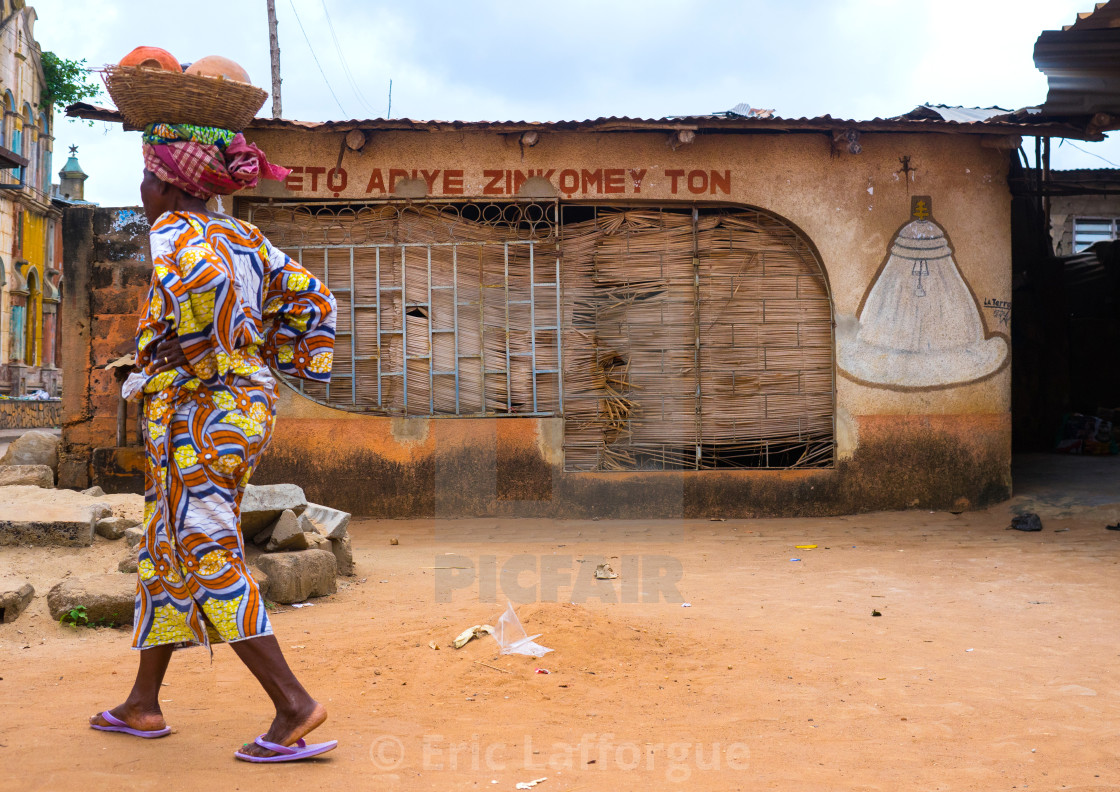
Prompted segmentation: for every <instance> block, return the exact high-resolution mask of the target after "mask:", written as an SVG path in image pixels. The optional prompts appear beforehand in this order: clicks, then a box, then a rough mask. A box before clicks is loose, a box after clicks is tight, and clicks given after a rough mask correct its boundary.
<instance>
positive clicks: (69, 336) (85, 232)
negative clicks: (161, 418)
mask: <svg viewBox="0 0 1120 792" xmlns="http://www.w3.org/2000/svg"><path fill="white" fill-rule="evenodd" d="M62 236H63V242H62V244H63V251H64V254H63V256H64V268H63V272H64V275H63V280H64V284H65V294H66V299H65V300H64V301H63V303H62V328H63V331H62V369H63V377H64V381H65V382H66V389H65V391H64V392H63V397H62V447H61V450H60V454H59V471H58V482H59V486H60V487H74V488H85V487H90V486H94V485H97V486H100V487H102V488H103V489H104V490H105V491H106V492H140V491H142V488H143V477H144V467H143V454H142V452H141V449H140V448H139V447H138V441H137V432H136V427H137V408H136V405H135V404H130V405H128V414H127V421H126V423H125V427H126V429H127V433H126V441H125V443H124V444H123V445H121V446H119V447H118V443H117V424H118V408H119V404H120V381H119V379H118V378H117V376H116V374H115V373H114V372H113V371H112V370H107V369H106V368H105V366H106V365H107V364H109V363H111V362H112V361H114V360H116V359H117V358H120V357H122V356H123V355H127V354H128V353H129V352H131V351H132V350H133V344H134V341H133V336H134V334H135V332H136V323H137V320H138V319H139V313H140V306H141V305H142V304H143V301H144V299H145V297H146V295H147V292H148V283H149V281H150V278H151V263H150V259H151V253H150V251H149V248H148V222H147V220H146V219H145V218H144V214H143V212H142V211H141V210H140V209H139V208H91V207H74V208H69V209H67V210H66V212H65V214H64V215H63V219H62Z"/></svg>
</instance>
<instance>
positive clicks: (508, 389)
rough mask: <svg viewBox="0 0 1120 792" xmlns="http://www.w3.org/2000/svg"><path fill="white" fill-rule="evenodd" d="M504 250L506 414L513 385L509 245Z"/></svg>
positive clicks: (509, 407) (510, 408)
mask: <svg viewBox="0 0 1120 792" xmlns="http://www.w3.org/2000/svg"><path fill="white" fill-rule="evenodd" d="M502 250H503V258H504V261H505V270H504V274H503V276H502V277H503V283H502V286H503V287H504V288H505V302H506V327H505V330H506V412H513V385H512V382H511V378H510V366H509V245H508V244H507V245H506V246H505V247H504V248H502Z"/></svg>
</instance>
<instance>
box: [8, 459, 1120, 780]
mask: <svg viewBox="0 0 1120 792" xmlns="http://www.w3.org/2000/svg"><path fill="white" fill-rule="evenodd" d="M1118 463H1120V460H1083V459H1072V460H1071V459H1059V458H1055V457H1046V458H1033V459H1028V460H1024V461H1022V462H1020V463H1019V464H1020V469H1019V471H1018V472H1017V475H1016V482H1017V484H1016V486H1017V490H1018V491H1020V492H1021V493H1022V494H1020V495H1019V496H1018V497H1017V498H1016V500H1015V501H1012V502H1011V503H1009V504H1004V505H1002V506H999V507H996V508H993V509H990V510H988V511H984V512H971V513H964V514H960V515H953V514H948V513H928V512H905V513H878V514H868V515H858V516H851V517H839V518H831V519H820V520H803V519H798V520H727V521H725V522H711V521H702V520H690V521H633V522H630V521H612V522H597V521H539V520H457V521H434V520H410V521H361V522H357V523H355V524H352V528H351V532H352V536H353V542H354V552H355V557H356V561H357V566H358V576H357V577H355V578H350V579H348V580H347V581H346V582H345V583H344V585H343V587H342V588H341V589H340V590H339V592H338V594H337V595H335V596H332V597H328V598H323V599H319V600H315V601H314V606H313V607H304V608H299V609H295V608H291V607H283V608H280V609H279V610H278V611H276V612H275V613H274V614H273V622H274V626H275V629H276V632H277V634H278V636H279V639H280V643H281V645H282V646H283V648H284V649H285V651H286V652H287V653H288V658H289V662H290V663H291V665H292V666H293V667H294V669H295V670H296V672H297V674H298V675H299V676H300V677H301V678H302V679H303V680H304V682H305V684H306V685H307V687H308V688H309V689H310V690H311V692H312V694H313V695H315V696H317V697H319V698H320V700H322V701H323V702H324V703H325V704H326V705H327V707H328V708H329V710H330V720H329V721H328V722H327V724H326V725H324V726H323V727H322V728H321V729H320V730H319V731H318V732H317V733H316V734H315V736H316V737H319V738H322V739H328V738H336V739H338V740H339V742H340V747H339V748H338V749H337V750H336V751H334V752H333V753H330V754H327V755H326V756H325V757H323V758H321V759H318V760H312V761H308V762H304V763H296V764H289V765H278V766H256V765H247V764H244V763H241V762H238V761H236V760H235V759H234V758H233V756H232V752H233V751H234V750H235V749H236V748H237V747H238V746H240V745H241V743H243V742H245V741H247V740H250V739H251V738H252V737H254V736H255V735H256V734H259V733H261V732H263V731H264V729H265V727H266V725H267V721H268V716H269V707H268V702H267V699H266V698H265V696H264V694H263V693H262V692H261V691H260V689H259V688H258V687H257V685H256V684H255V683H254V681H253V679H252V678H251V677H250V676H249V674H248V673H247V672H246V671H245V669H244V668H243V667H242V666H241V665H240V664H239V663H238V661H237V659H236V658H235V657H234V655H233V653H232V652H231V651H230V650H229V648H228V647H225V646H219V647H217V648H216V649H215V652H214V657H213V661H212V662H211V659H210V657H209V655H208V653H207V652H206V651H205V650H201V649H193V650H187V651H184V652H181V653H178V654H177V655H176V657H175V659H174V660H173V662H172V666H171V670H170V672H169V674H168V682H167V686H166V688H165V689H164V693H165V697H164V699H163V708H164V713H165V715H166V716H167V720H168V722H169V724H170V725H171V726H172V727H173V728H174V732H173V734H172V735H171V736H169V737H167V738H165V739H161V740H152V741H142V740H138V739H135V738H130V737H126V736H123V735H116V734H104V733H99V732H95V731H92V730H90V729H88V728H87V727H86V721H85V719H86V716H88V715H89V714H91V713H94V712H96V711H99V710H101V709H103V708H106V707H109V706H113V705H115V704H117V703H118V702H119V701H120V700H121V699H122V698H123V697H124V696H125V694H126V692H127V690H128V687H129V685H130V683H131V679H132V674H133V671H134V663H135V660H136V656H135V655H134V654H132V653H131V650H129V649H128V647H127V642H128V635H127V633H126V632H122V631H119V630H110V629H100V630H93V629H86V628H82V629H77V628H70V627H63V626H59V625H58V624H56V623H54V622H53V621H52V620H51V619H50V616H49V615H48V614H47V610H46V603H45V594H46V592H47V590H48V589H49V587H50V585H51V584H52V582H54V581H55V580H57V579H59V578H60V577H62V575H64V574H66V573H67V572H69V573H71V574H85V573H92V572H102V571H110V570H113V569H115V567H116V562H117V559H118V558H119V557H120V555H121V554H122V553H123V548H122V547H121V546H120V545H119V543H110V542H106V541H104V540H101V539H99V540H98V542H97V544H96V545H95V546H94V547H93V548H92V549H86V550H77V549H45V548H39V549H32V548H20V549H11V548H7V549H0V573H3V574H19V575H23V576H25V577H27V578H28V579H30V580H31V582H32V583H33V585H35V587H36V590H37V593H38V595H40V596H38V597H37V598H36V600H35V602H34V603H33V605H32V606H31V609H30V610H29V611H28V612H27V613H25V614H24V615H23V616H21V617H20V619H19V620H18V621H17V622H15V623H13V624H8V625H0V702H3V710H4V716H3V718H2V719H0V788H2V789H13V790H15V789H19V790H64V789H89V790H100V789H119V788H128V789H140V790H146V789H151V790H164V789H167V788H169V780H170V779H174V781H173V782H171V783H172V784H173V785H174V786H175V787H178V788H184V789H201V788H212V789H221V790H227V789H238V790H257V789H261V790H266V789H267V790H273V789H276V788H278V785H283V788H300V787H304V788H308V789H315V790H319V789H339V790H354V789H379V790H463V789H465V790H470V789H498V790H513V789H515V788H516V784H517V783H518V782H528V781H533V780H536V779H541V778H547V780H545V781H542V782H541V783H540V784H539V785H538V786H537V787H536V788H537V789H539V790H541V792H564V791H565V790H601V789H620V790H633V789H674V788H687V789H700V790H758V789H777V790H891V791H893V790H997V789H1031V790H1033V789H1046V790H1051V789H1070V790H1102V789H1117V788H1120V684H1118V683H1117V669H1118V667H1120V649H1118V648H1117V635H1120V630H1118V628H1120V569H1118V567H1117V563H1118V561H1120V532H1114V531H1108V530H1105V527H1104V526H1105V524H1106V523H1115V522H1116V521H1117V518H1118V517H1120V464H1118ZM1025 508H1031V509H1033V510H1036V511H1038V512H1039V513H1040V514H1041V515H1042V517H1043V521H1044V531H1043V532H1041V533H1021V532H1018V531H1011V530H1006V528H1007V526H1008V524H1009V520H1010V515H1011V513H1012V510H1013V509H1019V510H1022V509H1025ZM392 538H399V544H398V545H392V544H391V543H390V540H391V539H392ZM798 545H816V547H814V548H805V547H803V548H798ZM604 561H606V562H607V563H609V564H610V565H611V567H612V568H613V569H614V570H615V571H616V572H618V573H619V575H620V577H619V578H618V579H615V580H609V581H596V580H595V578H594V576H593V571H594V566H595V565H597V564H598V563H600V562H604ZM455 567H468V568H467V569H460V568H455ZM678 594H679V597H678ZM507 598H513V599H522V600H532V601H531V602H527V603H525V604H520V605H517V612H518V614H519V616H520V618H521V619H522V620H523V622H524V626H525V628H526V629H527V630H528V631H529V633H530V634H536V633H540V634H541V636H540V638H538V639H537V640H538V642H539V643H540V644H542V645H544V646H547V647H550V648H552V649H553V650H554V651H553V652H551V653H550V654H547V655H545V656H544V657H542V658H540V659H535V658H531V657H522V656H511V655H500V654H499V653H498V651H497V645H496V643H495V642H494V641H493V639H491V638H489V637H484V638H483V639H481V640H476V641H472V642H471V643H469V644H467V645H466V646H465V647H464V648H462V649H460V650H455V649H453V648H451V647H450V645H449V644H450V642H451V639H452V638H453V637H454V636H455V635H456V634H457V633H459V632H460V631H461V630H462V629H464V628H466V627H469V626H471V625H473V624H477V623H484V622H488V623H490V624H495V623H496V621H495V620H496V619H497V618H498V617H499V615H500V614H501V613H502V611H503V610H504V609H505V606H506V599H507ZM573 600H576V603H575V604H573V602H572V601H573ZM646 600H656V601H646ZM682 600H683V602H682ZM684 603H687V604H688V607H683V605H684ZM875 613H878V614H881V615H878V616H877V615H874V614H875ZM430 643H434V644H435V645H437V646H438V647H439V648H438V649H433V648H431V645H430ZM538 668H542V669H547V670H548V671H549V672H550V673H548V674H542V673H536V669H538Z"/></svg>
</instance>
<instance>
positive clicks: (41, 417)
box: [0, 399, 62, 429]
mask: <svg viewBox="0 0 1120 792" xmlns="http://www.w3.org/2000/svg"><path fill="white" fill-rule="evenodd" d="M61 423H62V403H61V402H59V401H58V400H57V399H50V400H49V401H16V400H12V401H0V429H43V428H47V427H52V426H58V425H60V424H61Z"/></svg>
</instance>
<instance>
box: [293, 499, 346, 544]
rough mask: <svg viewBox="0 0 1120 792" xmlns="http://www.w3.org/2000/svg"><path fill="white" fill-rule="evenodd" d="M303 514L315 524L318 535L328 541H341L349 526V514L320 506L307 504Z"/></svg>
mask: <svg viewBox="0 0 1120 792" xmlns="http://www.w3.org/2000/svg"><path fill="white" fill-rule="evenodd" d="M303 514H304V516H305V517H307V519H309V520H311V522H313V523H314V524H315V528H316V529H317V530H318V531H319V533H321V534H322V535H323V536H325V537H327V538H328V539H341V538H342V537H343V536H345V535H346V528H347V526H349V525H350V513H349V512H344V511H339V510H338V509H332V508H331V507H329V506H320V505H319V504H318V503H309V504H307V509H306V510H305V511H304V513H303Z"/></svg>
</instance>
